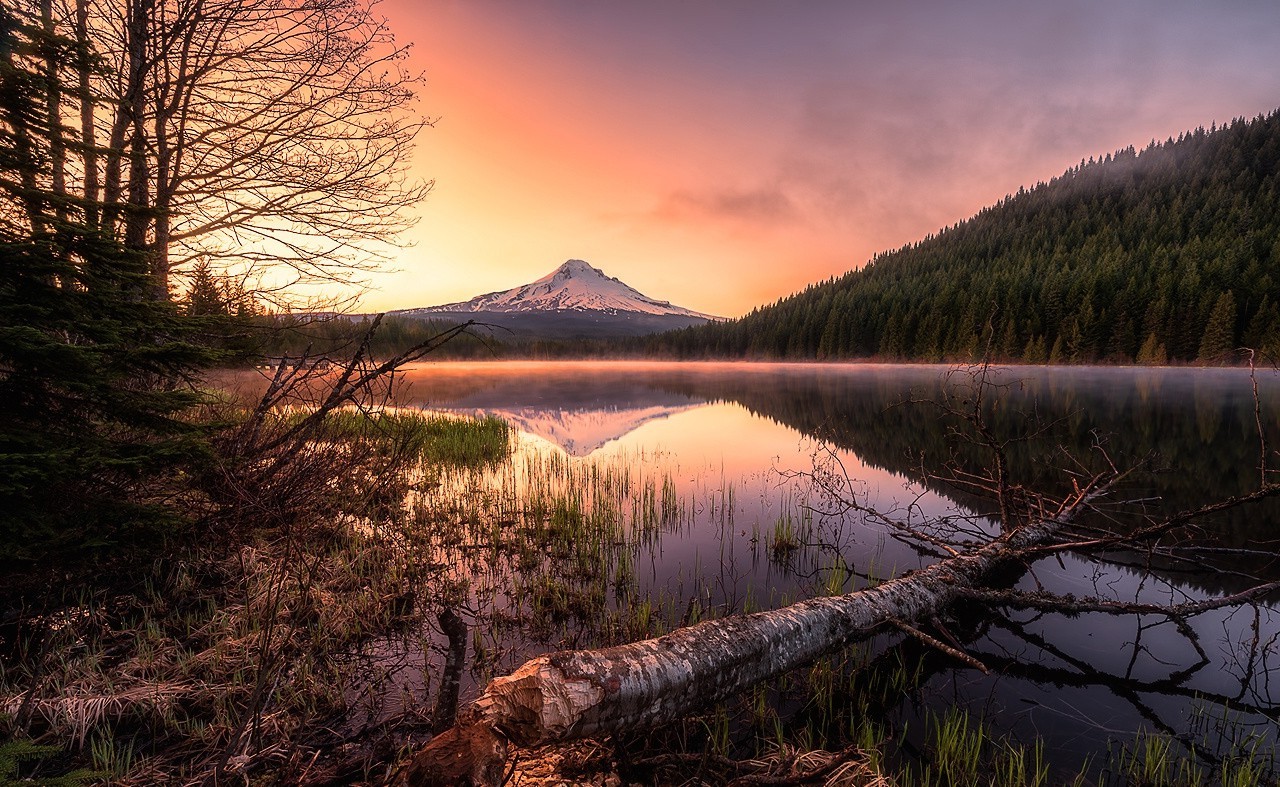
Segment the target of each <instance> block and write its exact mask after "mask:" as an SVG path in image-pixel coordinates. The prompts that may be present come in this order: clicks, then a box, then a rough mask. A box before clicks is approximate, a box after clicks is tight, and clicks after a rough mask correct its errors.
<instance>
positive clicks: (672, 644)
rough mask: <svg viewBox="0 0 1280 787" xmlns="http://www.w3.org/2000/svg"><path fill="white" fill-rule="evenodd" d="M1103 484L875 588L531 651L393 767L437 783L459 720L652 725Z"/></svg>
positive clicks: (992, 561)
mask: <svg viewBox="0 0 1280 787" xmlns="http://www.w3.org/2000/svg"><path fill="white" fill-rule="evenodd" d="M1107 488H1108V485H1106V484H1103V485H1101V486H1098V485H1091V487H1090V488H1089V489H1087V490H1085V491H1083V492H1080V493H1078V494H1077V495H1076V496H1075V499H1074V500H1073V502H1072V503H1071V504H1070V505H1069V506H1067V507H1064V508H1063V510H1062V511H1061V512H1059V513H1058V514H1057V515H1056V516H1054V517H1052V518H1049V519H1042V520H1039V521H1036V522H1032V523H1030V524H1028V525H1025V526H1023V527H1020V528H1018V529H1016V530H1013V531H1011V532H1009V533H1007V534H1006V535H1004V536H1002V537H1000V538H998V539H995V540H994V541H992V542H991V543H989V544H986V545H985V546H982V547H981V548H978V549H976V550H974V551H973V552H970V553H968V554H961V555H957V556H955V557H951V558H948V559H945V560H942V561H941V562H939V563H936V564H934V565H932V566H929V567H927V568H924V569H921V570H919V571H916V572H914V573H910V574H906V575H903V576H901V577H898V578H896V579H893V580H890V581H888V582H885V583H883V584H881V585H878V586H876V587H874V588H868V589H865V590H861V591H857V592H855V593H850V594H848V595H845V596H836V597H829V598H815V599H809V600H807V601H802V602H800V603H798V604H793V605H791V606H789V607H786V608H784V609H778V610H773V611H770V612H759V613H756V614H753V615H741V616H733V617H729V618H723V619H720V620H711V621H706V622H703V623H699V624H697V625H694V626H690V627H688V628H683V629H679V630H677V631H674V632H672V633H670V634H667V635H665V636H662V637H659V638H657V639H651V640H645V641H643V642H635V643H631V644H629V645H620V646H617V647H612V648H606V649H603V650H594V651H591V650H586V651H563V652H560V653H553V654H550V655H546V656H540V657H538V658H536V659H533V660H531V661H529V662H527V663H525V664H524V666H522V667H520V668H519V669H517V670H516V671H515V672H513V673H512V674H511V675H509V676H506V677H501V678H495V679H494V680H493V681H492V682H491V683H490V684H489V685H488V687H487V688H486V689H485V691H484V693H483V694H482V695H481V696H480V698H479V699H477V700H476V701H475V702H474V703H473V704H472V705H471V707H470V708H468V709H467V711H465V712H464V714H462V715H461V716H460V722H461V723H460V725H459V726H458V727H456V728H455V729H454V730H451V731H450V732H449V733H445V734H444V735H441V736H438V737H437V738H436V739H434V740H433V741H432V742H431V743H430V744H428V746H427V747H426V748H425V749H423V751H422V752H420V753H419V754H418V756H417V757H415V758H414V761H413V762H412V763H411V764H410V766H409V767H408V768H407V769H406V772H405V775H404V776H403V777H402V778H403V780H404V782H406V783H410V784H414V783H448V780H447V778H445V779H444V780H443V781H441V774H443V773H445V772H444V771H442V770H439V769H438V767H437V766H439V765H440V757H441V756H443V752H445V751H448V752H449V757H450V758H452V759H453V760H456V759H457V747H458V743H459V740H465V739H467V738H468V737H470V736H472V732H471V730H470V729H469V728H474V727H482V728H486V729H489V730H497V731H498V732H500V733H501V734H502V735H503V736H505V737H506V738H508V739H509V740H511V741H512V742H513V743H516V744H518V745H522V746H529V745H535V744H540V743H547V742H551V741H562V740H570V739H573V738H581V737H585V736H590V735H601V734H608V733H612V732H617V731H620V730H626V729H635V728H643V727H651V726H654V725H657V724H661V723H663V722H670V721H674V720H676V719H679V718H682V717H684V716H687V715H689V714H691V713H693V712H694V711H697V710H699V709H700V708H703V707H706V706H707V705H709V704H711V703H714V702H717V701H719V700H722V699H725V698H726V697H730V696H733V695H734V694H736V693H738V692H741V691H742V690H744V689H746V688H749V687H750V686H752V685H754V684H756V683H759V682H760V681H763V680H766V679H768V678H771V677H774V676H776V675H780V674H782V673H785V672H788V671H790V670H793V669H796V668H797V667H800V666H803V665H804V664H806V663H808V662H811V661H813V660H814V659H816V658H818V657H820V656H822V655H823V654H825V653H828V652H830V651H832V650H835V649H837V648H839V647H841V646H843V645H846V644H848V643H850V642H852V641H854V640H856V639H859V638H861V637H865V636H867V635H869V634H870V633H871V632H872V631H873V630H874V629H875V628H877V627H878V626H881V625H883V624H886V623H894V622H908V623H909V622H913V621H916V620H920V619H922V618H928V617H930V616H933V615H936V614H938V613H939V612H941V611H942V610H943V609H944V608H945V607H947V606H948V605H949V604H951V603H952V602H954V601H955V600H956V599H957V598H958V597H959V596H960V595H961V592H962V591H963V590H964V589H968V588H973V587H976V586H979V585H980V584H981V583H982V581H983V579H984V578H985V577H986V576H987V575H988V574H990V573H991V572H992V571H993V570H994V569H996V568H997V567H998V566H1000V565H1001V564H1006V563H1008V562H1010V561H1014V560H1017V559H1019V557H1020V556H1021V555H1022V554H1023V553H1024V551H1025V550H1027V549H1030V548H1033V547H1036V546H1040V545H1043V544H1044V543H1046V542H1048V541H1049V540H1050V539H1051V538H1052V537H1053V536H1054V535H1055V534H1056V533H1057V532H1058V531H1059V530H1061V529H1062V527H1063V526H1065V525H1066V524H1067V523H1068V522H1069V521H1070V520H1071V519H1072V518H1073V517H1074V516H1076V515H1077V514H1079V513H1080V512H1081V511H1083V510H1084V509H1085V508H1087V507H1088V505H1089V503H1090V502H1092V501H1093V500H1094V499H1095V498H1096V497H1098V496H1099V495H1101V494H1103V493H1104V492H1105V490H1106V489H1107ZM491 750H492V748H489V749H485V751H491ZM477 756H484V755H483V752H480V753H478V754H477ZM472 770H474V769H472ZM482 770H483V769H482ZM500 770H501V769H499V771H500Z"/></svg>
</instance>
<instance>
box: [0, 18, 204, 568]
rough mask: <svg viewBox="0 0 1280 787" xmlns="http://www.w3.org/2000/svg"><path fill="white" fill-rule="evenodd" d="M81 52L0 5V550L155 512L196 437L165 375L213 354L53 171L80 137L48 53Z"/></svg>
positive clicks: (92, 532) (21, 549)
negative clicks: (155, 499)
mask: <svg viewBox="0 0 1280 787" xmlns="http://www.w3.org/2000/svg"><path fill="white" fill-rule="evenodd" d="M82 55H83V53H81V52H78V51H77V45H76V44H75V43H74V42H71V41H67V40H64V39H59V38H56V37H54V36H52V35H50V34H48V33H47V32H46V31H44V30H42V29H41V27H40V26H39V25H38V24H32V23H31V22H30V21H29V20H24V19H23V18H21V17H20V16H18V15H17V13H16V12H14V11H11V10H9V9H8V8H7V7H5V6H0V413H3V414H4V418H3V421H0V559H3V558H12V557H18V556H22V555H30V554H33V553H34V552H36V551H38V550H39V545H40V544H41V542H44V543H45V544H46V545H47V544H48V543H49V542H53V543H83V542H85V541H87V540H101V539H103V538H111V537H112V535H113V533H115V532H117V530H118V528H119V526H121V525H125V524H136V523H137V522H139V521H140V520H141V519H145V518H147V517H152V516H154V515H155V514H157V513H158V512H159V510H160V509H159V508H157V507H155V506H152V505H149V504H148V503H149V501H148V500H147V499H146V498H147V492H146V490H147V488H149V483H148V482H149V480H150V479H152V478H154V477H155V476H156V474H158V473H159V472H160V470H161V469H162V468H163V469H166V470H167V469H168V468H169V467H171V466H172V465H174V464H177V463H185V462H188V461H190V459H191V458H192V457H195V456H199V455H200V454H201V452H202V450H203V445H204V444H203V443H202V442H201V441H200V440H199V436H198V435H197V434H195V432H194V431H193V428H192V427H190V426H188V425H187V424H186V423H185V422H184V421H183V420H181V419H180V418H178V417H177V416H178V414H179V413H180V411H181V410H182V409H183V408H184V407H186V406H188V405H189V404H191V403H192V402H193V401H194V394H193V393H192V392H191V391H190V390H186V389H183V388H182V387H181V386H179V385H177V382H178V381H179V380H180V379H182V378H183V376H185V375H188V374H190V373H191V372H192V371H193V370H194V369H196V368H197V367H198V366H199V365H200V364H203V363H206V362H208V361H209V360H210V356H209V355H208V353H206V352H204V351H201V350H199V349H197V348H196V347H194V346H193V345H191V344H190V343H188V342H186V341H185V340H184V338H183V337H184V334H185V332H186V326H185V324H184V323H183V321H182V320H181V318H180V316H179V315H178V314H177V312H176V310H175V309H174V308H173V307H172V306H170V305H169V304H167V303H164V302H158V301H156V300H154V299H153V297H152V295H153V293H152V291H151V288H150V278H149V275H148V271H147V263H146V260H145V259H144V257H143V255H142V254H141V253H139V252H136V251H132V250H129V249H126V248H124V247H123V246H122V245H121V244H120V243H119V242H118V241H116V240H115V239H114V238H112V237H110V236H108V235H106V234H104V233H102V232H99V231H98V230H97V229H96V228H94V227H93V226H90V223H89V222H87V221H86V216H87V215H90V214H91V213H92V212H93V211H94V210H98V209H100V208H101V205H96V204H93V203H92V202H91V201H90V200H86V199H84V198H83V197H77V196H75V195H73V194H71V193H70V192H69V191H68V190H67V189H66V187H65V181H64V180H62V179H61V178H60V177H59V173H58V171H57V168H58V167H60V166H63V165H64V164H65V162H66V161H67V159H68V157H71V156H75V155H77V154H80V155H83V153H84V151H82V150H79V149H78V148H77V146H76V144H75V143H74V142H73V141H72V140H73V138H72V135H70V134H68V133H66V130H65V129H63V128H62V127H61V126H60V125H59V123H58V116H57V114H56V113H52V112H49V111H48V107H49V106H50V105H51V102H50V99H49V97H50V95H51V94H53V93H55V92H57V91H60V90H61V88H60V85H59V84H58V81H57V80H58V79H59V70H58V69H57V68H48V67H47V64H49V63H53V64H55V65H66V64H76V63H83V62H86V60H87V58H85V57H83V56H82Z"/></svg>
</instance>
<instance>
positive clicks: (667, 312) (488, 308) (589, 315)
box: [396, 260, 721, 338]
mask: <svg viewBox="0 0 1280 787" xmlns="http://www.w3.org/2000/svg"><path fill="white" fill-rule="evenodd" d="M396 314H400V315H403V316H406V317H418V318H424V319H437V318H439V319H446V320H447V319H459V320H463V319H467V320H479V321H480V322H484V323H488V324H491V325H497V326H501V327H503V328H507V329H509V330H514V331H515V332H516V333H518V334H523V335H526V336H530V337H542V338H552V337H556V338H570V337H581V338H603V337H606V336H639V335H643V334H648V333H657V332H660V331H669V330H672V329H674V328H685V327H688V326H691V325H701V324H704V323H706V322H709V321H712V320H719V319H721V318H719V317H715V316H713V315H710V314H703V313H701V312H696V311H693V310H692V309H685V308H683V307H681V306H675V305H673V304H672V303H671V302H670V301H660V300H657V299H654V298H650V297H649V296H647V295H645V294H644V293H642V292H640V291H639V290H636V289H635V288H633V287H631V286H629V285H627V284H625V283H623V282H622V281H620V280H618V279H617V278H616V277H613V276H609V275H607V274H606V273H605V272H604V271H602V270H600V269H599V268H596V267H593V266H592V265H590V264H588V263H586V262H584V261H582V260H569V261H567V262H565V263H564V264H563V265H561V266H560V267H558V268H556V269H555V270H553V271H552V272H551V273H548V274H547V275H546V276H543V277H542V278H541V279H538V280H537V281H533V282H530V283H528V284H524V285H521V286H519V287H513V288H512V289H510V290H502V291H501V292H491V293H488V294H486V295H477V296H476V297H474V298H472V299H471V300H469V301H461V302H459V303H446V304H444V305H443V306H426V307H423V308H418V309H405V310H404V311H400V312H396Z"/></svg>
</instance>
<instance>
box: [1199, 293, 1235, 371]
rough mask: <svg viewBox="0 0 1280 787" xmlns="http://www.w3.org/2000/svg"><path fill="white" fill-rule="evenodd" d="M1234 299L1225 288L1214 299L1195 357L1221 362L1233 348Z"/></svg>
mask: <svg viewBox="0 0 1280 787" xmlns="http://www.w3.org/2000/svg"><path fill="white" fill-rule="evenodd" d="M1235 324H1236V299H1235V296H1234V295H1232V294H1231V290H1226V291H1225V292H1223V293H1222V294H1221V295H1219V296H1218V299H1217V300H1216V301H1214V304H1213V310H1212V311H1210V312H1209V322H1208V323H1206V324H1205V327H1204V336H1203V337H1202V338H1201V339H1200V353H1199V355H1198V356H1197V359H1198V360H1200V361H1201V362H1204V363H1215V362H1221V361H1223V360H1226V359H1227V356H1228V355H1229V354H1230V353H1231V351H1232V350H1234V349H1235V346H1236V343H1235Z"/></svg>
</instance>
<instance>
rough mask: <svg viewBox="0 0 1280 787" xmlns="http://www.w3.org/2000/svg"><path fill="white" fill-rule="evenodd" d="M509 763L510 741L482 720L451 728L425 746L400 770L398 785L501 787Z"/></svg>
mask: <svg viewBox="0 0 1280 787" xmlns="http://www.w3.org/2000/svg"><path fill="white" fill-rule="evenodd" d="M506 765H507V742H506V741H505V740H504V739H503V738H502V736H500V735H499V734H498V733H496V732H494V730H493V728H492V727H490V726H489V725H488V724H487V723H485V722H483V721H469V722H465V723H459V724H457V725H456V726H454V727H450V728H449V729H447V730H445V731H444V732H442V733H440V734H439V735H437V736H435V737H434V738H432V739H431V741H430V742H429V743H428V744H427V745H426V746H424V747H423V748H422V750H421V751H419V752H418V753H417V754H416V755H414V757H413V759H412V760H410V761H409V764H408V765H406V766H405V767H404V768H403V769H402V770H401V771H400V774H399V776H398V777H397V779H396V780H395V782H394V783H395V784H396V785H398V787H498V786H499V785H501V784H502V779H503V775H504V773H505V770H506Z"/></svg>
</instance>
